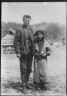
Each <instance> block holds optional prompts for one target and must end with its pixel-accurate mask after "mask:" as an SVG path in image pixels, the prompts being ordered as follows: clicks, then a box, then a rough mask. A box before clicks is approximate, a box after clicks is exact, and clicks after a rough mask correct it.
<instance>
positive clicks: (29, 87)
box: [26, 84, 34, 90]
mask: <svg viewBox="0 0 67 96" xmlns="http://www.w3.org/2000/svg"><path fill="white" fill-rule="evenodd" d="M26 88H27V89H32V90H33V89H34V88H33V87H32V86H30V85H29V84H27V85H26Z"/></svg>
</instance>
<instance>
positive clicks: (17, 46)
mask: <svg viewBox="0 0 67 96" xmlns="http://www.w3.org/2000/svg"><path fill="white" fill-rule="evenodd" d="M20 40H21V38H20V30H19V29H18V30H17V31H16V34H15V37H14V48H15V51H16V54H20Z"/></svg>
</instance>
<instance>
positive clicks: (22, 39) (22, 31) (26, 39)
mask: <svg viewBox="0 0 67 96" xmlns="http://www.w3.org/2000/svg"><path fill="white" fill-rule="evenodd" d="M33 34H34V32H33V30H32V29H31V27H30V26H29V27H28V28H27V27H25V26H24V25H23V26H22V27H20V28H18V29H17V31H16V34H15V38H14V47H15V51H16V54H22V55H23V54H26V55H27V54H29V52H30V51H31V52H32V50H33V49H32V48H33ZM29 47H30V48H31V49H29Z"/></svg>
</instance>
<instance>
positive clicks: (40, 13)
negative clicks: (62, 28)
mask: <svg viewBox="0 0 67 96" xmlns="http://www.w3.org/2000/svg"><path fill="white" fill-rule="evenodd" d="M1 4H2V6H1V21H3V22H6V23H7V22H16V23H23V19H22V17H23V15H30V16H31V18H32V19H31V24H33V25H34V24H38V23H41V22H47V23H49V22H53V23H55V22H56V23H59V24H66V2H2V3H1Z"/></svg>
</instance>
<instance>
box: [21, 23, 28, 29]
mask: <svg viewBox="0 0 67 96" xmlns="http://www.w3.org/2000/svg"><path fill="white" fill-rule="evenodd" d="M22 27H23V28H27V29H30V26H26V25H24V24H23V25H22Z"/></svg>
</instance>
